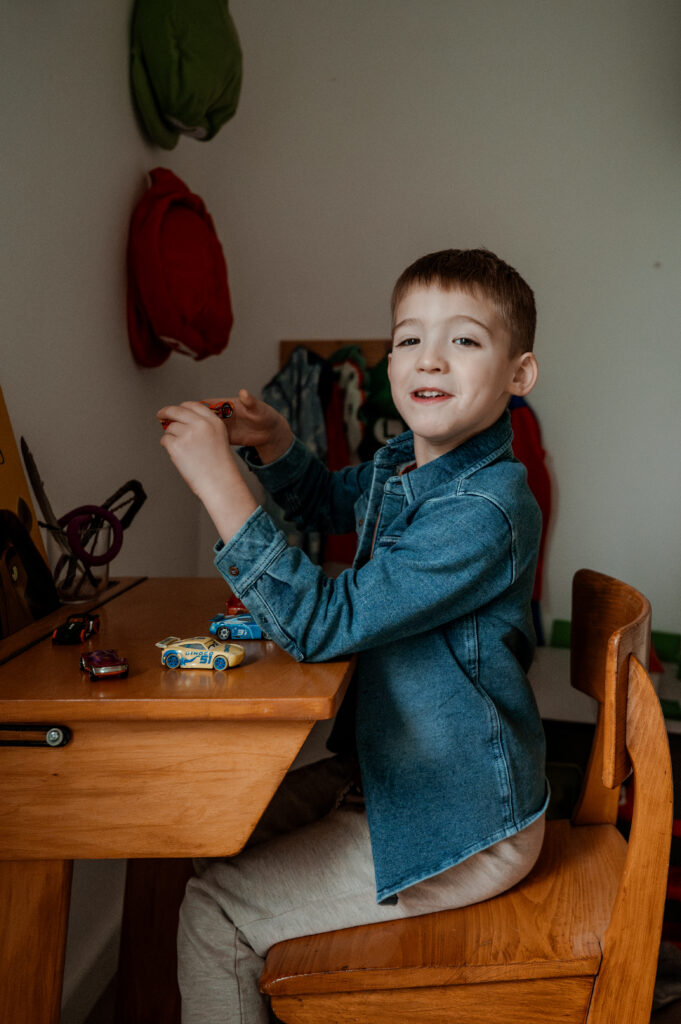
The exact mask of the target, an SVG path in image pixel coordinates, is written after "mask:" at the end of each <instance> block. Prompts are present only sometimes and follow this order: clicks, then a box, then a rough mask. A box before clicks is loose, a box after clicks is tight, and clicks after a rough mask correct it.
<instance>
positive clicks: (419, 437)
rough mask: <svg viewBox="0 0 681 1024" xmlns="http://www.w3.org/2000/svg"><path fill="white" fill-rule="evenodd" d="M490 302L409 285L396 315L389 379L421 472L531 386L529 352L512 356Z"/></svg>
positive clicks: (534, 373)
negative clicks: (411, 432) (514, 396)
mask: <svg viewBox="0 0 681 1024" xmlns="http://www.w3.org/2000/svg"><path fill="white" fill-rule="evenodd" d="M510 347H511V339H510V335H509V332H508V330H507V329H506V327H505V326H504V324H503V322H502V320H501V317H500V316H499V314H498V313H497V311H496V309H495V307H494V305H493V303H492V302H491V301H490V300H489V299H487V298H485V297H484V296H483V295H481V294H479V293H475V294H474V293H469V292H464V291H461V290H460V289H458V288H457V289H452V290H444V289H442V288H440V287H438V286H437V285H428V286H425V285H415V286H413V287H412V288H411V289H410V290H409V291H408V292H407V293H406V295H404V296H403V298H402V299H401V300H400V302H399V303H398V305H397V308H396V310H395V324H394V327H393V347H392V352H391V354H390V358H389V366H388V376H389V378H390V387H391V390H392V396H393V400H394V402H395V406H396V407H397V410H398V412H399V413H400V415H401V416H402V418H403V419H404V421H405V423H407V424H408V425H409V426H410V427H411V429H412V431H413V433H414V450H415V453H416V463H417V465H419V466H421V465H423V464H424V463H426V462H430V461H432V460H433V459H436V458H438V456H440V455H443V454H444V453H445V452H448V451H450V450H451V449H452V448H456V447H458V445H460V444H463V442H464V441H467V440H468V439H469V438H471V437H473V436H474V435H475V434H479V433H480V432H481V431H483V430H485V429H486V428H487V427H490V426H491V425H492V424H493V423H494V422H495V421H496V420H497V419H498V418H499V416H501V414H502V412H503V411H504V409H505V408H506V405H507V403H508V400H509V398H510V396H511V395H526V394H528V393H529V392H530V391H531V390H532V388H533V387H534V383H535V381H536V378H537V363H536V360H535V358H534V355H532V353H531V352H524V353H522V354H521V355H517V356H513V357H512V356H511V354H510Z"/></svg>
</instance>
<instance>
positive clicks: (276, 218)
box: [0, 0, 681, 631]
mask: <svg viewBox="0 0 681 1024" xmlns="http://www.w3.org/2000/svg"><path fill="white" fill-rule="evenodd" d="M128 6H129V5H125V4H120V3H111V2H104V0H87V2H86V0H62V2H61V3H59V4H47V3H38V2H37V0H32V2H30V3H21V4H5V5H4V8H5V9H4V10H3V33H2V43H1V44H0V45H1V46H2V53H1V54H0V57H1V61H0V69H1V70H0V76H1V80H2V95H3V104H2V113H1V114H0V117H2V119H3V121H4V124H3V126H2V138H3V156H2V164H1V167H0V196H1V199H0V202H1V203H2V225H3V246H2V252H1V253H0V261H1V264H0V269H1V277H2V282H3V287H2V328H3V332H2V341H1V342H0V352H1V359H0V387H2V389H3V391H4V395H5V400H6V402H7V405H8V408H9V412H10V416H11V417H12V421H13V423H14V427H15V431H16V433H17V436H19V435H24V436H25V437H26V439H27V440H28V442H29V445H30V446H31V448H32V450H33V452H34V454H35V457H36V460H37V462H38V467H39V469H40V471H41V474H42V476H43V479H44V481H45V484H46V487H47V490H48V493H49V495H50V497H51V500H52V504H53V506H54V508H55V511H57V512H58V513H63V512H65V511H67V510H68V509H69V508H72V507H73V506H75V505H77V504H80V503H82V502H85V501H93V500H102V499H104V498H105V497H106V496H108V494H110V493H111V492H112V491H113V490H115V489H116V488H117V487H118V486H119V485H120V484H121V483H123V481H125V480H126V479H128V478H129V477H132V476H135V477H138V478H139V479H140V480H141V481H142V482H143V484H144V486H145V488H146V490H147V492H148V495H149V500H148V502H147V504H146V506H145V507H144V509H143V511H142V512H141V513H140V515H139V517H138V519H137V521H136V522H135V523H134V524H133V526H132V527H131V528H130V530H129V531H128V533H127V535H126V540H125V544H124V548H123V551H122V553H121V555H120V556H119V558H118V560H117V562H116V563H115V571H116V572H117V573H126V574H127V573H149V574H163V575H170V574H174V573H177V574H189V575H192V574H195V573H197V572H199V573H208V572H210V571H211V559H210V545H211V543H212V539H213V531H212V528H210V526H209V525H208V524H207V523H206V521H205V519H204V518H203V517H202V516H201V515H200V514H199V512H198V510H197V508H196V505H195V502H194V500H193V498H192V497H191V495H190V494H189V493H188V492H186V491H185V489H184V487H183V485H182V484H181V483H180V482H179V480H178V479H176V477H175V475H174V472H173V471H172V470H171V468H170V467H169V465H168V464H167V463H166V461H165V456H164V453H162V452H161V451H160V449H159V448H158V429H157V427H156V425H155V421H154V418H153V414H154V411H155V410H156V408H158V407H159V406H160V405H161V404H162V403H164V402H166V401H167V400H181V399H183V398H185V397H202V396H203V395H205V394H214V393H215V392H216V389H217V390H219V391H222V392H223V393H230V392H233V391H234V389H235V388H236V387H237V386H239V385H246V386H248V387H250V388H252V389H256V390H257V389H259V388H260V387H261V386H262V385H263V384H264V383H265V382H266V380H267V379H268V378H269V377H270V376H271V374H272V373H273V372H274V371H275V369H276V363H277V356H276V345H277V341H278V339H279V338H282V337H301V338H303V337H324V336H326V337H333V336H337V337H348V338H352V337H372V336H381V335H385V334H386V332H387V330H388V317H387V297H388V294H389V290H390V287H391V285H392V282H393V280H394V278H395V277H396V275H397V274H398V273H399V272H400V271H401V269H402V268H403V267H404V265H406V263H407V262H409V261H411V259H413V258H415V257H416V256H418V255H421V254H422V253H424V252H427V251H431V250H434V249H437V248H441V247H444V246H449V245H454V246H477V245H481V244H482V245H486V246H489V247H490V248H493V249H495V250H496V251H498V252H499V253H500V254H502V255H503V256H504V257H506V258H507V259H508V260H509V261H510V262H512V263H513V264H515V265H516V266H517V267H518V268H519V269H520V270H521V272H522V273H524V275H525V276H526V277H527V279H528V280H529V281H530V283H531V284H532V285H533V287H534V288H535V291H536V295H537V300H538V305H539V314H540V327H539V335H538V340H537V354H538V357H539V359H540V363H541V381H540V384H539V385H538V387H537V390H536V392H535V394H534V399H533V404H534V407H535V409H536V410H537V412H538V414H539V416H540V419H541V423H542V427H543V432H544V438H545V443H546V447H547V449H548V451H549V452H550V455H551V464H552V469H553V473H554V477H555V481H556V509H555V519H554V523H553V529H552V536H551V544H550V551H549V558H548V576H547V593H546V600H545V614H546V617H547V619H548V620H550V619H551V618H553V617H567V616H568V614H569V583H570V577H571V575H572V573H573V571H574V570H575V569H576V568H578V567H580V566H581V565H591V566H592V567H595V568H600V569H602V570H604V571H606V572H611V573H614V574H617V575H621V576H623V577H626V578H627V579H629V580H630V581H631V582H632V583H634V584H636V585H638V586H640V587H641V588H642V589H643V590H644V591H646V592H647V593H648V594H649V596H650V598H651V600H652V602H653V606H654V619H655V625H656V628H658V629H670V630H674V631H678V630H679V628H680V625H681V624H680V615H679V613H680V608H681V600H680V598H681V574H680V573H679V561H680V559H679V555H680V551H679V548H680V546H681V545H680V536H679V530H678V521H679V514H680V509H681V501H680V499H681V480H680V472H681V471H680V469H679V458H678V442H679V438H680V437H681V429H680V428H681V402H679V382H680V381H681V372H680V371H681V344H680V339H679V321H680V318H679V307H678V296H679V290H680V289H679V285H680V281H679V269H680V262H681V261H680V248H681V202H680V200H681V174H680V168H681V120H680V119H679V96H680V95H681V60H680V59H679V45H678V41H679V38H680V37H681V8H679V5H678V4H677V3H676V2H674V0H647V2H643V0H572V2H570V3H567V4H566V3H564V2H562V0H514V2H510V3H509V2H508V0H476V2H472V0H466V2H463V0H462V2H458V3H457V2H452V0H345V2H343V3H337V2H335V0H334V2H331V0H276V2H274V0H249V2H246V0H233V2H232V5H231V10H232V12H233V15H234V18H235V21H236V24H237V27H238V29H239V32H240V35H241V39H242V44H243V49H244V55H245V78H244V87H243V94H242V100H241V104H240V107H239V111H238V113H237V116H236V118H235V119H234V120H233V121H232V122H230V123H229V124H227V125H226V126H225V127H223V129H222V130H221V132H220V133H219V135H218V136H217V137H216V138H215V139H214V140H212V141H211V142H208V143H197V142H195V141H193V140H188V139H183V140H181V141H180V143H179V145H178V147H177V148H176V149H175V150H174V151H172V152H170V153H168V152H166V151H163V150H159V149H157V148H155V147H153V146H151V145H149V144H148V143H146V142H145V141H144V140H143V138H142V137H141V135H140V133H139V130H138V128H137V125H136V121H135V118H134V115H133V112H132V108H131V104H130V100H129V96H128V84H127V47H128V43H127V32H128V24H127V22H128V16H129V10H128V9H127V7H128ZM157 165H163V166H166V167H169V168H171V169H172V170H174V171H175V172H176V173H177V174H179V175H180V177H182V178H183V179H184V180H185V181H186V182H187V184H188V185H189V186H190V188H192V189H194V190H195V191H197V192H199V193H200V194H201V195H202V197H203V198H204V200H205V201H206V203H207V205H208V208H209V210H210V211H211V213H212V215H213V217H214V219H215V221H216V224H217V227H218V231H219V234H220V236H221V238H222V241H223V245H224V248H225V251H226V255H227V259H228V264H229V270H230V280H231V287H232V298H233V302H234V309H235V316H236V322H235V326H234V330H233V333H232V338H231V341H230V344H229V348H228V349H227V351H226V352H225V353H224V354H223V355H221V356H220V357H217V358H212V359H209V360H207V361H205V362H204V363H192V362H191V361H189V360H187V359H185V358H183V357H181V356H177V355H173V356H172V357H171V359H170V360H169V361H168V363H167V364H166V365H164V366H163V367H161V368H159V369H153V370H145V369H141V368H139V367H137V366H136V365H135V363H134V362H133V360H132V358H131V356H130V354H129V350H128V345H127V340H126V327H125V301H124V298H125V292H124V282H125V278H124V257H125V243H126V236H127V225H128V219H129V216H130V213H131V210H132V207H133V205H134V203H135V202H136V200H137V199H138V197H139V196H140V194H141V191H142V189H143V177H144V174H145V172H146V171H147V170H149V169H150V168H152V167H154V166H157ZM216 381H219V382H220V383H219V386H218V385H217V384H216Z"/></svg>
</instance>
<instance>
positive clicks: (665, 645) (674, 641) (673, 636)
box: [651, 629, 681, 661]
mask: <svg viewBox="0 0 681 1024" xmlns="http://www.w3.org/2000/svg"><path fill="white" fill-rule="evenodd" d="M651 640H652V644H653V647H654V648H655V653H656V654H657V656H658V658H659V659H660V661H679V659H681V634H679V633H660V632H658V631H657V630H655V629H654V630H653V631H652V634H651Z"/></svg>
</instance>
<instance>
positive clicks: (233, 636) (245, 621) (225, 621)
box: [210, 613, 269, 642]
mask: <svg viewBox="0 0 681 1024" xmlns="http://www.w3.org/2000/svg"><path fill="white" fill-rule="evenodd" d="M210 633H211V634H212V636H216V637H217V638H218V640H222V641H223V642H224V641H225V640H269V637H268V635H267V633H264V632H263V630H262V629H261V628H260V626H259V625H258V624H257V623H256V622H255V620H254V618H253V616H252V615H251V614H250V613H246V614H245V615H215V616H214V617H213V618H212V619H211V620H210Z"/></svg>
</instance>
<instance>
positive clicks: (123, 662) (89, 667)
mask: <svg viewBox="0 0 681 1024" xmlns="http://www.w3.org/2000/svg"><path fill="white" fill-rule="evenodd" d="M80 669H81V672H89V673H90V679H91V680H93V682H94V680H95V679H101V678H108V679H110V678H111V677H116V676H127V674H128V659H127V658H121V657H120V656H119V654H118V651H88V652H87V653H86V654H82V655H81V658H80Z"/></svg>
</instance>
